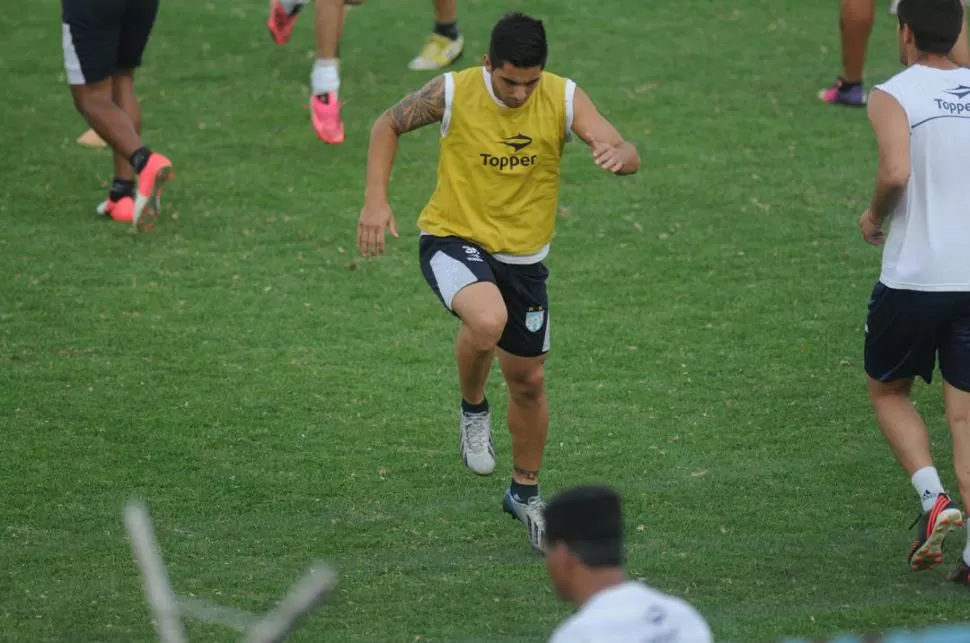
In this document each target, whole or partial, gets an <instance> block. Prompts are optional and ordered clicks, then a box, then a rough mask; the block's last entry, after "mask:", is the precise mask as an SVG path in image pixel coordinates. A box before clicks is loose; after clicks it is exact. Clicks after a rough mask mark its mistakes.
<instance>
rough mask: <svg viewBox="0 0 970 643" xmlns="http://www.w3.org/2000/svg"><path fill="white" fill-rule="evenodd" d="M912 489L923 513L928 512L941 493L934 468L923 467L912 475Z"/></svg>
mask: <svg viewBox="0 0 970 643" xmlns="http://www.w3.org/2000/svg"><path fill="white" fill-rule="evenodd" d="M913 488H914V489H916V494H917V495H918V496H919V501H920V502H921V503H922V504H923V511H929V510H930V509H932V508H933V504H934V503H935V502H936V497H937V496H939V495H940V494H941V493H943V483H942V482H940V474H939V473H937V472H936V467H923V468H922V469H920V470H919V471H917V472H916V473H914V474H913ZM968 546H970V545H968Z"/></svg>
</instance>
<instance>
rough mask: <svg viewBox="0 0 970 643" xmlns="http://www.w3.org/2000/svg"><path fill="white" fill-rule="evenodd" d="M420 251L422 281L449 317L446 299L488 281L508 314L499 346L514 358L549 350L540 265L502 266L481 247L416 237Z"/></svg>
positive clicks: (544, 275) (543, 269) (450, 239)
mask: <svg viewBox="0 0 970 643" xmlns="http://www.w3.org/2000/svg"><path fill="white" fill-rule="evenodd" d="M419 248H420V255H419V256H420V261H421V272H423V273H424V278H425V280H426V281H427V282H428V285H430V286H431V288H432V290H434V292H435V294H436V295H437V296H438V299H440V300H441V303H442V304H444V305H445V308H447V309H448V310H450V311H451V313H452V314H453V315H454V314H455V311H454V310H452V308H451V301H452V299H454V297H455V295H457V294H458V291H460V290H461V289H462V288H464V287H465V286H468V285H470V284H473V283H476V282H479V281H487V282H491V283H493V284H495V285H496V286H497V287H498V289H499V292H501V293H502V299H504V300H505V308H506V310H507V311H508V322H506V324H505V331H504V332H503V333H502V337H501V339H499V342H498V345H499V348H501V349H502V350H504V351H506V352H508V353H511V354H512V355H516V356H519V357H536V356H538V355H544V354H545V353H547V352H548V351H549V298H548V296H547V294H546V280H547V279H548V277H549V270H548V269H547V268H546V266H545V265H544V264H543V263H542V262H539V263H534V264H528V265H515V264H507V263H502V262H501V261H499V260H497V259H495V258H494V257H493V256H492V255H490V254H489V253H488V252H487V251H485V249H483V248H482V247H481V246H479V245H477V244H475V243H472V242H471V241H466V240H464V239H459V238H458V237H435V236H431V235H421V241H420V244H419ZM456 316H457V315H456Z"/></svg>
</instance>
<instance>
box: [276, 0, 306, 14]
mask: <svg viewBox="0 0 970 643" xmlns="http://www.w3.org/2000/svg"><path fill="white" fill-rule="evenodd" d="M309 1H310V0H280V4H281V5H283V9H285V10H286V13H293V10H294V9H296V8H297V7H298V6H301V7H302V6H303V5H305V4H306V3H308V2H309Z"/></svg>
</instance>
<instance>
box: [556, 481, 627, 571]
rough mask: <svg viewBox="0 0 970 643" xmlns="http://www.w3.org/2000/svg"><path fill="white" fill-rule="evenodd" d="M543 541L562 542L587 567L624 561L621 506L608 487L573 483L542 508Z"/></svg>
mask: <svg viewBox="0 0 970 643" xmlns="http://www.w3.org/2000/svg"><path fill="white" fill-rule="evenodd" d="M545 519H546V542H547V543H548V544H549V545H552V546H555V544H556V543H559V542H561V543H564V544H565V545H566V547H567V548H568V549H569V551H571V552H572V553H573V555H574V556H576V557H577V558H578V559H579V560H581V561H582V562H583V564H585V565H587V566H589V567H619V566H621V565H623V508H622V503H621V501H620V495H619V494H618V493H617V492H616V491H614V490H613V489H611V488H609V487H604V486H595V485H588V486H581V487H574V488H572V489H569V490H567V491H564V492H562V493H560V494H559V495H557V496H556V497H555V498H553V499H552V501H551V502H550V503H549V504H548V506H547V507H546V510H545Z"/></svg>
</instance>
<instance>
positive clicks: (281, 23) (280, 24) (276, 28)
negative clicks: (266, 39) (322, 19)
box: [266, 0, 303, 45]
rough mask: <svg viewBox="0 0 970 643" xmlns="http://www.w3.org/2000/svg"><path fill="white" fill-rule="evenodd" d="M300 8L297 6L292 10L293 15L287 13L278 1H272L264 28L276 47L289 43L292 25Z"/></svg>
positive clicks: (301, 6)
mask: <svg viewBox="0 0 970 643" xmlns="http://www.w3.org/2000/svg"><path fill="white" fill-rule="evenodd" d="M302 8H303V5H302V4H298V5H296V6H295V7H294V8H293V13H288V12H287V11H286V9H285V8H284V7H283V5H282V4H280V0H273V2H272V4H270V7H269V19H268V20H267V21H266V26H267V27H269V33H270V35H271V36H273V40H275V41H276V44H277V45H285V44H286V43H288V42H289V41H290V35H292V33H293V25H294V24H296V19H297V17H298V16H299V15H300V9H302Z"/></svg>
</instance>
